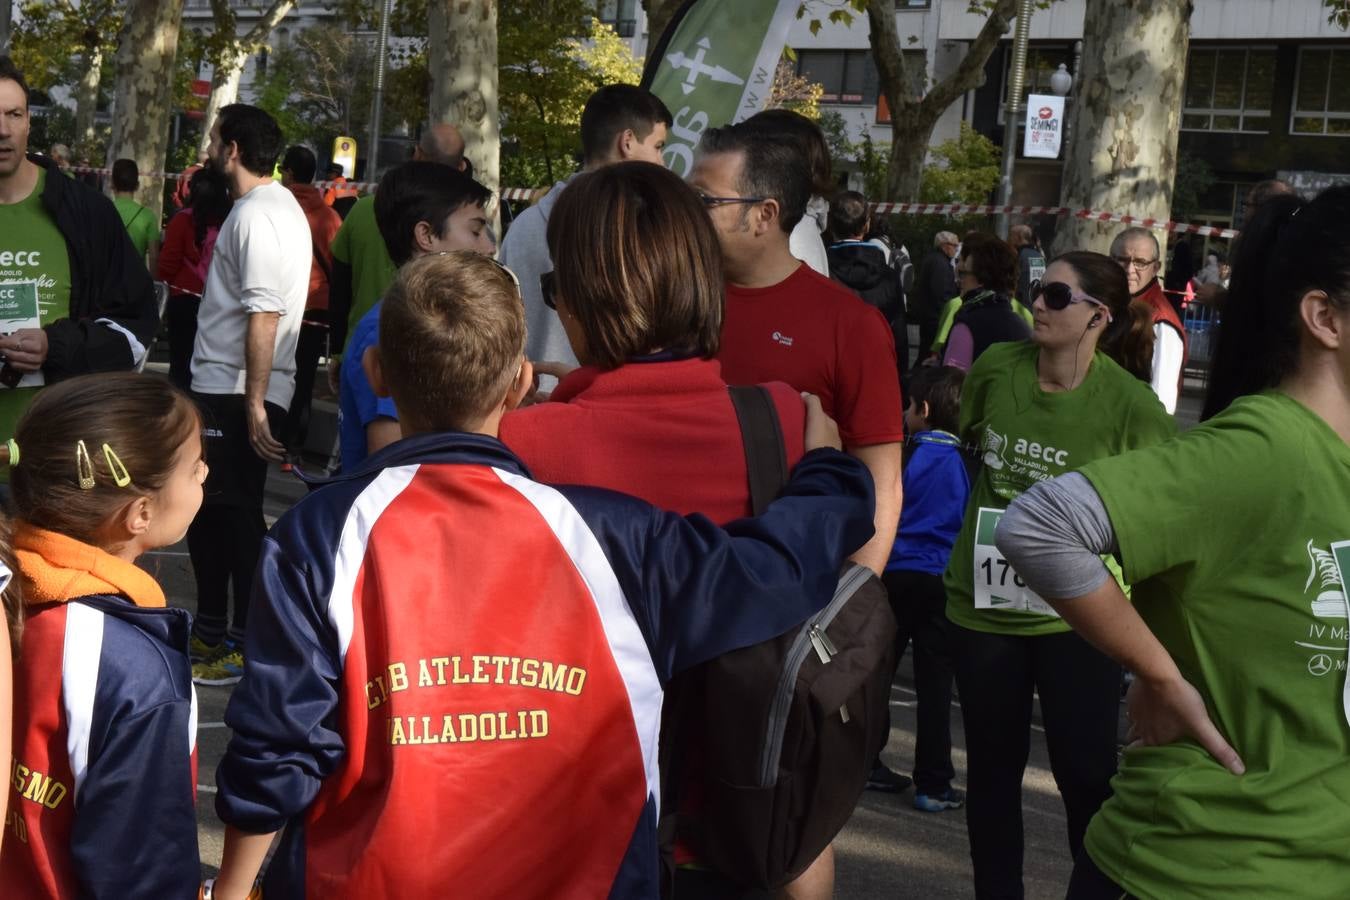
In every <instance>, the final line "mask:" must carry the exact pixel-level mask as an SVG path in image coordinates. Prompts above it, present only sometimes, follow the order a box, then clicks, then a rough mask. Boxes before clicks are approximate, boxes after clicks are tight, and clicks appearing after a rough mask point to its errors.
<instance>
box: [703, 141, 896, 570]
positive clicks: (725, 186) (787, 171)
mask: <svg viewBox="0 0 1350 900" xmlns="http://www.w3.org/2000/svg"><path fill="white" fill-rule="evenodd" d="M689 183H690V185H692V186H693V187H694V189H695V190H697V191H698V192H699V194H700V195H701V196H702V198H703V203H704V205H705V206H707V208H708V215H709V216H711V217H712V222H713V227H714V228H716V229H717V237H718V241H719V242H720V243H721V245H722V261H723V266H724V269H725V271H726V278H727V306H726V314H725V317H724V319H723V325H722V350H721V352H720V353H719V354H718V359H719V360H720V361H721V363H722V375H723V377H725V378H726V380H727V383H728V384H759V383H761V382H768V381H785V382H787V383H788V384H790V385H792V386H793V387H794V388H796V389H797V390H799V391H810V392H811V393H813V394H816V395H817V396H819V397H820V402H821V403H822V404H823V405H824V407H825V411H826V412H827V413H829V414H830V416H831V417H833V418H834V419H835V420H836V421H838V423H839V433H840V435H841V436H842V437H843V439H844V446H845V449H846V450H848V452H849V453H850V454H852V455H853V456H856V457H857V458H858V459H860V460H861V461H862V462H863V463H864V464H865V465H866V466H867V468H868V469H869V470H870V471H871V473H872V478H873V480H874V481H875V482H876V489H877V507H876V535H875V536H874V537H873V538H872V540H871V541H869V542H868V543H867V545H866V546H865V547H863V548H862V549H861V550H859V551H858V552H857V553H856V554H854V557H853V558H854V559H855V560H856V561H857V562H859V563H861V564H863V565H865V566H868V567H869V568H871V569H872V570H873V571H875V572H877V573H880V572H882V571H883V570H884V569H885V568H886V560H887V559H888V558H889V556H890V552H891V545H892V544H893V543H894V542H895V531H896V526H897V525H898V524H899V521H900V499H901V493H900V444H901V442H902V441H903V440H904V409H903V404H902V403H901V400H900V383H899V380H898V379H897V377H896V371H897V370H896V366H895V338H894V337H893V336H892V334H891V329H890V326H889V325H888V324H887V323H886V320H885V318H883V317H882V315H881V313H880V312H878V311H877V310H876V309H875V308H874V307H872V306H869V305H868V304H867V303H865V302H863V301H862V300H861V299H859V298H858V296H857V295H856V294H854V293H853V292H852V291H850V290H848V289H847V288H845V287H844V286H843V285H841V284H838V283H837V282H834V281H831V280H830V279H828V278H826V277H824V276H822V275H819V274H817V273H816V272H814V271H812V270H811V268H810V267H809V266H804V265H802V264H801V262H800V261H799V260H798V259H796V258H795V257H794V256H793V255H792V252H791V251H790V249H789V247H788V235H789V234H790V233H791V231H792V228H793V226H794V225H796V224H797V222H798V220H800V219H801V217H802V215H803V213H804V212H805V210H806V201H807V192H808V190H809V185H810V176H809V173H808V171H807V166H806V160H805V159H804V158H803V157H802V155H801V153H800V152H799V151H797V150H796V149H795V148H794V147H792V146H790V145H788V144H786V143H783V142H780V141H774V140H772V139H770V138H767V137H765V136H763V135H759V134H757V133H755V132H754V131H753V129H751V128H748V127H746V126H745V125H731V126H727V127H725V128H712V129H709V130H708V131H706V132H704V135H703V140H702V143H701V145H700V147H699V156H698V158H697V159H696V160H695V162H694V168H693V171H692V172H691V173H690V175H689Z"/></svg>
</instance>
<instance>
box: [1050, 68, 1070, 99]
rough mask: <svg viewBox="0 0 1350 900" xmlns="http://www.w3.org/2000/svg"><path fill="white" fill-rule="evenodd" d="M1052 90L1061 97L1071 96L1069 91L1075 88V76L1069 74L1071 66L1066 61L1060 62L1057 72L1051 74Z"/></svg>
mask: <svg viewBox="0 0 1350 900" xmlns="http://www.w3.org/2000/svg"><path fill="white" fill-rule="evenodd" d="M1050 90H1052V91H1054V92H1055V93H1056V94H1058V95H1059V96H1061V97H1067V96H1069V91H1071V90H1073V76H1072V75H1070V74H1069V67H1068V66H1066V65H1065V64H1064V63H1060V64H1059V68H1058V69H1056V70H1055V74H1053V75H1051V76H1050Z"/></svg>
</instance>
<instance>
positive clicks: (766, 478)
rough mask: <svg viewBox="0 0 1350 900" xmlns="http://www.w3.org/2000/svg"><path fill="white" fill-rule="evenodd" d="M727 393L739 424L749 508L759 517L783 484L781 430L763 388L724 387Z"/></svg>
mask: <svg viewBox="0 0 1350 900" xmlns="http://www.w3.org/2000/svg"><path fill="white" fill-rule="evenodd" d="M727 391H728V392H729V393H730V394H731V405H732V406H734V407H735V408H736V419H737V421H739V422H740V425H741V443H742V444H744V445H745V468H746V471H747V473H748V474H749V477H750V506H751V509H752V510H753V511H754V514H755V515H759V514H760V513H762V512H764V509H765V507H767V506H768V505H769V504H770V503H771V502H773V500H774V498H775V497H777V496H778V492H779V491H781V490H782V489H783V486H784V485H785V484H787V480H788V471H787V451H786V450H785V449H784V447H783V428H782V426H781V425H780V424H779V422H778V411H777V410H775V409H774V406H773V397H772V396H770V394H769V392H768V391H767V390H766V389H764V388H763V387H759V386H757V385H756V386H750V387H728V388H727Z"/></svg>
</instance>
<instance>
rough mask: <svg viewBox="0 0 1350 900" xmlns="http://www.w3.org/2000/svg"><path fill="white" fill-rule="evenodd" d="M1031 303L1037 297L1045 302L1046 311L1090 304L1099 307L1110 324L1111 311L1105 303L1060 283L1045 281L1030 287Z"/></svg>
mask: <svg viewBox="0 0 1350 900" xmlns="http://www.w3.org/2000/svg"><path fill="white" fill-rule="evenodd" d="M1030 293H1031V302H1032V303H1035V302H1036V298H1037V297H1039V298H1041V299H1042V300H1044V301H1045V306H1046V309H1053V310H1056V311H1058V310H1061V309H1067V308H1068V306H1069V304H1071V303H1091V304H1092V305H1094V306H1100V307H1101V308H1102V309H1103V310H1104V311H1105V312H1106V321H1108V322H1110V321H1111V320H1112V319H1111V311H1110V309H1109V308H1108V307H1107V305H1106V304H1105V303H1103V302H1102V301H1100V300H1098V299H1097V298H1096V297H1091V296H1089V295H1087V294H1080V293H1077V292H1075V291H1074V289H1073V288H1071V287H1069V286H1068V285H1067V284H1065V283H1064V282H1062V281H1047V282H1045V283H1044V284H1042V283H1041V282H1039V281H1037V282H1035V283H1033V284H1032V285H1031V292H1030Z"/></svg>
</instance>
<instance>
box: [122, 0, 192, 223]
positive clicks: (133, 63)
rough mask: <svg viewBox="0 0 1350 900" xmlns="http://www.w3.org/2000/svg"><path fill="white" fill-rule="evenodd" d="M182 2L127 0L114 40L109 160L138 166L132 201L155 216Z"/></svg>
mask: <svg viewBox="0 0 1350 900" xmlns="http://www.w3.org/2000/svg"><path fill="white" fill-rule="evenodd" d="M182 20H183V0H128V2H127V6H126V18H125V19H124V20H123V25H122V32H121V34H120V35H118V41H117V47H118V49H117V89H116V94H115V97H114V100H113V110H114V115H113V125H112V140H111V141H109V144H108V161H109V164H111V162H112V160H115V159H123V158H125V159H134V160H135V161H136V165H137V166H138V167H139V168H140V170H141V173H142V174H141V186H140V189H139V190H138V191H137V192H136V201H137V202H138V203H140V204H141V205H142V206H144V207H146V208H147V209H149V210H150V212H151V214H153V215H154V217H155V219H156V220H158V219H159V214H160V209H161V207H162V206H163V203H164V179H163V178H162V177H147V175H148V173H151V172H163V171H164V156H165V153H166V151H167V150H168V144H169V109H170V106H171V105H172V102H173V75H174V58H175V57H176V56H177V54H178V29H179V26H180V25H181V24H182Z"/></svg>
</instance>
